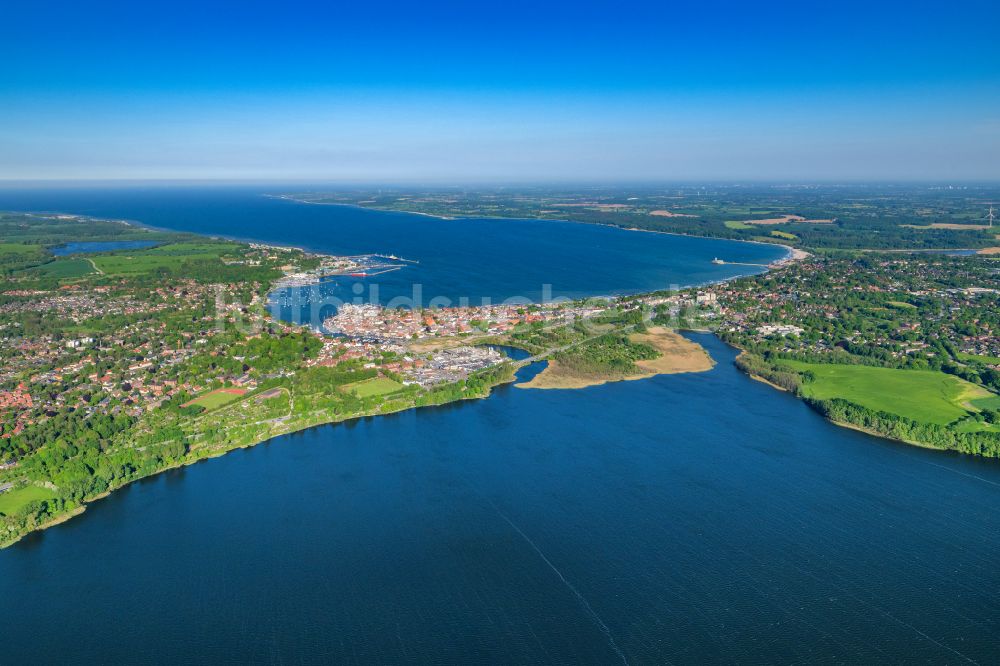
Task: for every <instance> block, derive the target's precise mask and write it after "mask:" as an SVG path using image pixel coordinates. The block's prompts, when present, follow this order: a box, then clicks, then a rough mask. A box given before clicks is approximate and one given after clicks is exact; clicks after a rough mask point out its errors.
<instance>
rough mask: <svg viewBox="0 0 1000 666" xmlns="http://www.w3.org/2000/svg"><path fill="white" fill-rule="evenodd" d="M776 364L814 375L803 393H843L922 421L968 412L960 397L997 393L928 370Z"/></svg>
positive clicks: (984, 397) (946, 419)
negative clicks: (806, 371)
mask: <svg viewBox="0 0 1000 666" xmlns="http://www.w3.org/2000/svg"><path fill="white" fill-rule="evenodd" d="M780 364H781V365H785V366H788V367H791V368H793V369H795V370H798V371H805V370H808V371H810V372H812V373H813V375H815V377H816V379H815V380H814V381H812V382H807V383H804V384H803V385H802V391H803V393H804V395H806V396H807V397H810V398H817V399H820V400H825V399H831V398H843V399H844V400H849V401H850V402H853V403H855V404H858V405H861V406H863V407H867V408H868V409H873V410H877V411H883V412H889V413H891V414H898V415H899V416H904V417H906V418H909V419H913V420H914V421H920V422H922V423H936V424H939V425H945V424H948V423H951V422H953V421H955V420H957V419H959V418H961V417H963V416H965V415H967V414H968V413H969V410H968V409H966V408H965V407H963V406H962V404H963V403H966V402H971V401H976V400H993V399H995V398H997V397H998V396H995V395H993V394H992V393H990V392H989V391H987V390H986V389H984V388H982V387H980V386H976V385H975V384H972V383H970V382H967V381H965V380H963V379H959V378H958V377H955V376H953V375H947V374H945V373H943V372H935V371H933V370H896V369H893V368H874V367H870V366H866V365H833V364H824V363H804V362H801V361H781V362H780ZM976 406H977V407H978V406H980V405H976Z"/></svg>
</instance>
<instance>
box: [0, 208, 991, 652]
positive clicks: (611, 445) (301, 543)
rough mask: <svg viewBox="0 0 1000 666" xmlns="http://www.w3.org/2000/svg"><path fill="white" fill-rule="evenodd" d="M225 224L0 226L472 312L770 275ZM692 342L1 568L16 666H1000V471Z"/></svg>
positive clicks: (279, 462)
mask: <svg viewBox="0 0 1000 666" xmlns="http://www.w3.org/2000/svg"><path fill="white" fill-rule="evenodd" d="M214 196H217V197H218V198H217V199H216V198H213V196H210V195H209V194H208V193H207V191H197V190H195V191H187V192H179V193H177V192H175V193H164V192H163V191H153V192H151V193H146V194H143V193H141V192H137V191H128V192H126V193H125V194H115V193H109V192H99V191H90V192H77V193H72V192H70V193H67V192H63V193H49V194H48V195H46V194H43V193H38V192H27V193H14V192H0V208H19V207H20V208H25V209H34V210H60V211H66V212H73V213H84V214H91V215H105V216H109V217H127V218H131V219H138V220H141V221H143V222H146V223H150V224H154V225H160V226H173V227H174V228H186V229H192V230H198V231H209V232H215V233H224V234H227V235H233V236H241V237H257V238H262V239H265V240H271V241H275V242H282V243H286V244H301V245H306V246H309V247H312V248H315V249H321V250H333V251H340V252H369V251H385V252H394V253H396V254H400V255H402V256H408V257H411V256H412V257H413V258H417V259H419V260H420V261H421V264H420V265H419V268H416V269H414V271H413V273H411V275H413V274H419V275H420V276H422V277H421V279H424V280H427V282H428V284H432V285H434V287H435V288H436V289H440V290H441V291H442V293H463V292H464V293H466V294H468V295H470V296H477V295H478V296H482V295H492V296H504V297H506V296H508V295H511V293H510V292H512V291H513V292H514V293H522V292H526V291H530V290H531V289H532V288H535V287H532V285H533V284H534V283H535V282H538V281H539V280H546V279H547V278H552V277H553V276H555V277H558V278H559V279H548V282H550V283H552V284H554V285H560V286H558V287H556V290H557V291H558V290H562V291H563V292H564V293H583V292H586V291H588V290H594V292H595V293H607V292H613V291H625V290H631V289H646V288H654V287H660V286H665V285H664V284H662V283H660V280H664V279H666V280H667V281H668V282H669V281H676V282H677V283H681V284H684V283H691V282H699V281H703V280H708V279H715V278H718V277H721V275H720V274H719V273H717V272H715V269H717V268H725V269H728V270H733V267H714V266H712V265H711V264H708V265H707V266H706V262H705V261H703V259H704V258H705V257H707V258H708V259H711V257H712V256H716V255H718V256H721V257H722V258H725V259H729V260H736V259H735V256H736V255H737V253H740V252H744V253H746V254H745V255H739V256H740V257H741V258H743V259H745V260H747V259H751V258H756V259H763V258H764V257H762V256H760V255H759V254H758V253H763V252H771V253H773V252H776V250H775V249H774V248H762V247H760V246H740V245H735V244H728V243H722V244H720V243H717V242H712V241H697V239H678V238H676V237H669V236H657V235H653V234H639V233H628V232H620V231H615V230H612V229H604V228H600V227H588V226H582V225H568V224H567V225H560V224H559V223H537V222H518V221H507V220H503V221H454V222H445V221H435V220H431V219H429V218H414V217H412V216H396V215H388V216H383V215H380V214H378V213H371V212H363V211H356V210H354V209H345V208H333V207H319V206H305V205H296V204H292V203H288V202H281V201H274V200H266V199H261V198H260V197H257V196H255V195H254V193H253V192H251V191H247V190H243V191H237V190H227V191H224V192H222V193H217V195H214ZM414 225H424V226H419V229H420V231H422V232H425V233H422V234H414V233H413V230H414V228H415V227H414ZM463 225H468V226H463ZM532 225H539V226H537V227H535V226H532ZM647 244H649V245H647ZM515 250H517V251H516V252H515ZM550 252H551V253H554V254H550ZM631 253H634V254H635V257H632V256H631ZM698 253H702V254H698ZM609 255H610V256H612V257H615V258H617V259H619V260H620V261H619V265H618V268H619V269H620V270H609V268H608V267H607V266H606V265H605V263H604V262H603V259H604V258H606V257H607V256H609ZM553 256H555V257H557V258H558V260H559V261H562V260H563V259H575V261H571V262H570V264H569V265H568V266H566V265H560V264H559V263H558V261H556V260H555V259H552V257H553ZM692 257H696V258H692ZM768 258H770V257H768ZM491 262H492V263H491ZM751 263H755V262H751ZM407 270H409V269H407ZM417 271H420V272H419V273H417ZM687 271H690V272H687ZM404 272H405V271H400V272H399V273H400V274H402V273H404ZM408 277H409V276H408ZM401 279H402V278H401ZM401 284H403V283H401ZM343 288H347V286H346V285H344V286H343ZM698 340H699V341H700V342H703V343H704V344H705V345H706V346H707V347H708V348H709V350H710V351H711V353H712V354H713V356H714V357H715V358H716V360H717V361H718V362H719V364H718V365H717V366H716V367H715V369H714V370H712V371H711V372H708V373H702V374H696V375H675V376H663V377H656V378H654V379H650V380H645V381H637V382H623V383H617V384H609V385H604V386H598V387H592V388H589V389H585V390H580V391H526V390H522V389H517V388H513V387H509V386H508V387H502V388H500V389H498V390H497V391H496V392H495V394H494V395H493V396H491V397H490V398H488V399H486V400H479V401H474V402H469V403H463V404H455V405H450V406H446V407H442V408H434V409H422V410H416V411H411V412H406V413H403V414H399V415H394V416H389V417H378V418H374V419H365V420H361V421H358V422H353V423H349V424H340V425H334V426H324V427H320V428H316V429H312V430H309V431H307V432H304V433H299V434H296V435H290V436H286V437H281V438H277V439H275V440H273V441H271V442H269V443H266V444H262V445H259V446H257V447H254V448H252V449H248V450H245V451H238V452H234V453H230V454H229V455H227V456H225V457H223V458H219V459H215V460H211V461H207V462H204V463H201V464H198V465H195V466H193V467H190V468H188V469H185V470H179V471H174V472H169V473H167V474H164V475H161V476H159V477H155V478H153V479H150V480H147V481H145V482H141V483H138V484H134V485H133V486H131V487H129V488H127V489H125V490H123V491H120V492H118V493H115V494H114V495H113V496H111V497H110V498H108V499H105V500H102V501H100V502H98V503H96V504H94V505H93V506H91V508H90V509H89V510H88V511H87V512H86V513H85V514H84V515H83V516H81V517H79V518H76V519H74V520H71V521H70V522H68V523H66V524H64V525H61V526H58V527H55V528H53V529H51V530H48V531H46V532H44V533H40V534H35V535H31V536H29V537H28V538H26V539H25V540H24V541H22V542H21V543H19V544H17V545H15V546H14V547H12V548H10V549H7V550H4V551H0V617H2V618H3V624H2V625H0V662H2V663H27V662H31V663H35V662H41V663H46V662H65V661H74V662H81V663H86V662H99V663H110V662H131V663H177V662H192V661H197V662H201V663H206V662H213V663H214V662H234V663H247V662H252V663H319V662H323V663H329V662H334V663H396V662H410V663H427V662H432V663H449V664H466V663H469V662H472V661H490V662H495V663H531V662H539V663H599V664H607V663H621V662H622V661H624V660H627V661H628V662H630V663H665V662H667V661H672V662H673V663H692V662H696V663H700V662H725V663H731V662H747V663H772V662H784V663H788V662H805V661H809V662H834V661H836V662H853V663H858V662H869V663H870V662H876V661H878V662H886V661H888V662H902V661H908V662H922V663H927V662H930V663H964V662H966V661H968V660H974V661H976V662H979V663H994V662H996V661H997V660H998V658H1000V638H998V636H1000V634H998V631H997V630H998V620H1000V601H998V598H997V590H998V589H1000V568H998V567H997V566H996V561H997V553H998V552H1000V519H998V514H997V511H996V509H995V507H996V506H997V505H998V502H1000V466H997V465H996V464H995V463H994V462H990V461H983V460H977V459H973V458H967V457H959V456H951V455H945V454H941V453H936V452H931V451H925V450H921V449H915V448H911V447H906V446H902V445H895V444H892V443H888V442H884V441H882V440H878V439H875V438H871V437H868V436H865V435H861V434H859V433H856V432H853V431H850V430H845V429H841V428H836V427H834V426H831V425H829V424H827V423H826V422H824V421H823V420H822V419H821V418H820V417H819V416H817V415H816V414H815V413H813V412H812V411H811V410H810V409H809V408H808V407H806V406H805V405H803V404H802V403H801V402H799V401H797V400H795V399H794V398H792V397H790V396H788V395H785V394H782V393H778V392H776V391H774V390H772V389H770V388H769V387H767V386H765V385H763V384H759V383H756V382H753V381H751V380H749V379H747V378H746V377H744V376H742V375H740V374H739V373H738V372H737V371H736V370H735V369H734V368H733V366H732V357H733V353H732V351H731V350H729V349H728V348H726V347H724V346H723V345H722V344H721V343H719V342H718V341H717V340H715V339H714V338H711V337H705V336H699V337H698ZM536 370H537V367H536V368H531V369H528V370H526V371H524V372H525V373H528V374H530V373H531V372H534V371H536Z"/></svg>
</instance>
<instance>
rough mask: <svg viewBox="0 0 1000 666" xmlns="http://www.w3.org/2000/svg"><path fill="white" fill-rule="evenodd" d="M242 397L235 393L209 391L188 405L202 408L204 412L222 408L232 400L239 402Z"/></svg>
mask: <svg viewBox="0 0 1000 666" xmlns="http://www.w3.org/2000/svg"><path fill="white" fill-rule="evenodd" d="M242 397H243V396H242V395H237V394H235V393H228V392H226V391H211V392H209V393H206V394H205V395H203V396H200V397H198V398H195V399H194V400H192V401H191V402H190V403H188V404H190V405H198V406H199V407H204V408H205V409H206V410H208V409H215V408H216V407H222V406H223V405H228V404H229V403H231V402H233V401H234V400H239V399H240V398H242Z"/></svg>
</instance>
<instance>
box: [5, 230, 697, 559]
mask: <svg viewBox="0 0 1000 666" xmlns="http://www.w3.org/2000/svg"><path fill="white" fill-rule="evenodd" d="M2 223H4V219H3V216H2V215H0V224H2ZM7 223H8V224H13V226H12V227H11V228H16V229H17V230H18V233H20V234H21V237H20V238H18V239H16V240H18V241H20V242H21V243H23V245H16V246H15V245H12V246H10V247H9V248H8V253H9V255H10V257H11V262H10V263H9V264H8V266H9V268H7V269H6V272H5V274H4V275H5V278H6V280H7V282H8V287H7V291H6V292H4V293H5V294H6V295H4V296H2V297H0V298H4V299H7V301H6V302H8V303H10V304H13V305H14V306H22V307H23V306H27V307H33V304H35V303H36V301H37V299H39V298H41V299H42V300H43V301H44V299H45V294H49V293H53V292H56V293H58V292H66V293H68V294H71V295H72V298H73V299H75V301H74V302H77V301H78V302H79V303H80V304H81V306H80V307H79V309H78V310H77V311H74V312H73V313H71V316H72V317H73V319H72V320H71V321H63V320H59V319H56V320H52V321H50V322H46V321H45V320H39V323H38V325H37V330H36V328H32V329H31V330H30V331H29V330H26V331H24V332H23V333H20V334H19V335H23V336H28V335H30V336H32V337H30V338H29V337H25V338H24V339H25V340H33V339H34V336H39V335H40V336H42V338H43V339H50V340H51V341H52V342H51V343H49V345H48V347H47V348H48V350H49V351H48V354H49V355H50V356H52V358H53V359H55V358H56V357H61V360H53V361H51V362H48V361H47V362H45V364H43V365H42V366H41V368H40V370H41V372H39V368H38V366H37V364H36V365H34V366H31V365H28V366H24V367H25V368H26V370H25V371H23V372H21V373H20V374H18V375H16V376H18V377H20V378H21V379H20V380H17V381H21V382H22V383H21V384H20V385H19V387H18V388H17V389H15V390H14V391H13V393H12V394H11V395H13V396H14V397H15V398H17V399H22V398H19V397H18V396H23V400H24V401H25V405H27V406H29V407H30V405H31V400H30V398H29V397H28V396H29V395H30V394H29V393H28V390H29V389H26V388H25V389H22V388H21V387H22V386H24V382H25V381H28V379H29V375H31V377H30V380H31V382H32V385H34V384H35V383H36V382H38V381H41V382H47V383H48V384H49V385H50V386H54V387H56V388H58V389H59V390H61V391H64V392H63V393H62V394H60V397H59V402H58V403H56V404H54V405H53V407H54V409H50V410H49V411H48V412H47V414H46V415H43V418H44V420H43V421H42V423H41V424H36V423H35V421H34V420H31V419H29V420H20V421H19V420H17V419H16V418H15V417H9V418H13V419H14V420H8V421H7V422H5V423H3V424H2V428H3V430H4V433H3V434H4V435H5V439H0V446H3V447H6V448H7V450H9V451H12V452H13V453H14V457H6V456H4V455H3V450H2V449H0V463H3V467H0V482H2V483H0V487H2V488H3V490H4V492H0V498H2V499H3V500H4V502H5V506H6V507H7V508H6V509H5V510H0V547H6V546H9V545H11V544H13V543H16V542H17V541H19V540H20V539H21V538H23V537H24V536H25V535H27V534H30V533H32V532H34V531H38V530H43V529H46V528H48V527H51V526H54V525H57V524H60V523H61V522H64V521H66V520H69V519H70V518H72V517H74V516H77V515H80V514H81V513H83V512H84V511H85V510H86V507H87V506H88V505H89V504H90V503H92V502H95V501H98V500H100V499H102V498H105V497H107V496H108V495H110V494H111V493H113V492H114V491H116V490H118V489H120V488H122V487H124V486H127V485H129V484H131V483H133V482H134V481H138V480H141V479H144V478H148V477H150V476H153V475H156V474H159V473H160V472H163V471H166V470H169V469H174V468H177V467H181V466H185V465H190V464H194V463H196V462H199V461H201V460H206V459H210V458H214V457H218V456H220V455H223V454H225V453H228V452H229V451H232V450H235V449H239V448H246V447H249V446H254V445H256V444H259V443H262V442H265V441H268V440H270V439H273V438H275V437H278V436H281V435H286V434H290V433H293V432H297V431H301V430H304V429H307V428H311V427H316V426H319V425H326V424H333V423H339V422H344V421H349V420H353V419H357V418H364V417H369V416H379V415H385V414H391V413H396V412H400V411H404V410H409V409H415V408H418V407H423V406H434V405H442V404H446V403H450V402H456V401H464V400H471V399H479V398H484V397H487V396H488V395H489V394H490V393H491V392H492V390H493V389H494V388H495V387H496V386H499V385H501V384H504V383H510V382H513V381H514V380H515V378H516V377H515V375H516V372H517V370H518V368H520V367H521V366H522V365H523V363H522V362H513V361H510V360H508V361H506V362H501V363H499V364H497V365H492V366H489V367H486V368H484V369H481V370H475V371H472V372H470V373H469V374H468V375H467V376H466V377H465V378H463V379H459V380H457V381H449V382H446V383H444V384H438V385H435V386H432V387H428V388H422V387H420V386H417V385H414V384H410V385H404V384H403V383H401V382H400V381H399V380H400V379H401V377H400V376H399V375H398V374H397V373H398V371H397V370H394V369H390V368H395V367H396V366H398V365H399V362H400V361H399V357H398V355H396V354H394V353H390V354H388V355H385V354H383V353H381V352H378V353H377V354H376V357H374V358H370V359H369V358H359V359H356V360H355V359H352V360H346V359H348V358H349V355H347V356H343V355H342V354H343V350H340V351H337V350H336V343H335V341H334V340H333V339H326V341H324V342H323V343H322V345H321V344H320V340H319V339H318V337H317V336H318V334H316V333H315V332H312V331H306V330H304V329H303V330H300V327H297V326H294V325H290V324H286V323H284V322H281V321H277V320H274V319H271V318H270V314H269V312H268V311H267V308H266V304H267V303H268V302H269V299H270V295H271V293H272V291H273V290H274V289H275V288H280V286H281V284H282V281H283V280H287V278H288V276H289V275H290V274H293V275H306V274H320V273H322V272H323V270H324V266H325V265H328V264H329V263H330V262H331V261H332V262H334V263H336V262H337V261H338V260H339V259H340V258H336V257H326V256H323V255H315V254H310V253H307V252H304V251H302V250H300V249H296V248H292V247H287V246H276V245H268V244H261V243H252V242H250V243H247V242H243V241H236V240H229V239H224V238H218V237H208V236H201V235H198V234H190V233H174V232H169V231H165V230H153V229H150V228H148V227H146V226H144V225H141V224H132V223H129V222H120V221H103V220H96V219H94V218H88V217H84V216H76V215H51V216H50V215H48V214H46V215H28V214H25V215H22V214H14V215H12V216H11V215H8V219H7ZM85 228H90V229H92V230H93V232H94V233H92V234H90V235H89V236H88V237H87V240H93V241H96V242H101V243H111V244H113V243H114V242H116V241H118V240H124V239H127V240H135V239H147V238H148V239H151V240H155V241H156V243H155V244H153V245H151V246H149V247H146V248H142V249H137V248H127V249H113V250H109V251H102V252H94V253H89V254H88V253H86V252H84V253H83V259H84V262H85V265H86V266H87V269H86V270H83V271H79V272H77V273H70V272H69V271H66V270H64V269H61V268H59V267H60V266H63V265H66V264H72V265H73V266H76V264H73V263H72V262H77V263H79V259H76V258H74V257H73V256H65V257H63V256H55V257H54V256H52V255H51V252H49V250H48V249H47V248H48V247H56V246H60V245H64V244H65V243H66V242H67V240H80V239H77V238H75V236H74V234H79V233H80V232H81V231H82V230H83V229H85ZM29 249H30V252H29ZM22 257H23V259H22ZM303 271H305V272H303ZM220 282H224V283H225V284H226V287H225V290H226V291H227V293H226V294H224V297H221V300H220V293H217V292H216V288H218V287H220V284H219V283H220ZM12 287H13V288H12ZM112 303H113V304H115V305H111V304H112ZM241 304H243V305H242V306H241ZM219 307H222V310H218V308H219ZM594 307H596V308H597V310H598V311H601V309H602V308H603V309H604V310H606V312H604V314H603V315H602V321H601V323H599V324H598V329H600V331H601V334H600V335H598V336H597V338H596V339H595V340H587V344H586V345H583V346H581V350H583V353H581V354H577V355H575V356H574V354H568V355H566V356H565V358H567V359H570V361H568V362H572V363H575V364H576V365H575V367H576V368H577V370H579V369H580V368H581V367H586V368H588V369H589V370H590V371H591V372H595V371H597V372H607V371H608V368H611V370H610V373H611V374H612V375H618V374H622V375H626V374H628V375H637V376H636V377H634V378H642V377H648V376H653V375H654V374H658V373H661V372H670V371H694V370H700V369H707V368H708V367H711V363H712V362H711V360H710V359H709V358H708V356H707V353H705V352H703V351H702V352H701V355H702V356H701V357H699V356H698V354H697V353H695V351H694V350H700V346H698V345H696V344H695V343H692V342H690V341H687V340H685V339H683V338H681V337H680V336H676V334H672V333H670V332H668V331H666V330H665V329H662V328H655V329H653V330H652V331H649V332H645V331H644V332H641V333H633V334H632V335H624V334H621V333H618V331H621V330H625V329H629V330H631V329H633V328H635V325H636V324H637V323H639V322H638V321H637V320H634V317H635V316H636V315H638V314H639V311H638V310H637V309H635V306H634V305H629V306H628V308H632V309H628V308H625V307H624V306H623V305H617V306H616V305H614V304H613V303H611V302H608V301H601V302H600V304H599V305H597V306H588V308H589V309H591V310H593V309H594ZM241 312H242V315H241ZM191 315H194V316H191ZM246 315H257V316H259V317H262V318H263V320H264V322H265V324H264V330H263V331H261V332H260V333H257V334H254V335H246V334H242V333H240V332H239V330H238V328H233V326H234V325H235V321H236V319H239V318H240V317H242V316H246ZM220 316H221V317H222V321H223V324H222V326H221V328H218V323H219V321H220V320H219V317H220ZM0 325H2V323H0ZM33 326H34V325H33ZM122 326H124V327H125V328H126V330H128V331H130V332H129V333H128V342H126V338H123V337H122V338H120V336H121V335H122V334H121V333H119V332H118V331H119V330H120V327H122ZM623 327H624V328H623ZM570 328H572V326H566V325H559V326H555V327H552V326H549V327H544V326H542V327H539V326H538V322H536V324H535V325H532V326H525V327H524V328H523V329H520V332H519V333H515V334H511V335H505V336H476V335H470V334H464V335H468V336H469V338H468V339H469V341H473V340H477V339H479V340H482V339H486V340H488V341H492V342H499V343H502V344H508V345H510V346H512V347H517V348H521V349H525V350H528V351H530V352H534V353H538V352H539V351H545V350H548V349H552V348H553V347H554V346H556V344H561V342H562V341H565V340H566V339H572V340H574V341H575V342H579V341H580V338H581V335H583V334H582V333H579V332H577V333H571V332H568V329H570ZM213 329H215V330H214V332H213ZM164 331H166V332H167V335H166V336H165V337H164V333H163V332H164ZM585 333H586V335H591V334H592V333H593V330H587V331H586V332H585ZM70 336H78V337H76V339H74V338H73V337H70ZM548 337H551V338H552V339H548ZM434 340H435V342H434V343H428V341H427V340H424V341H416V343H415V344H414V347H413V348H414V350H415V351H417V352H418V353H428V352H429V353H437V352H441V351H442V350H449V349H452V348H454V347H455V346H461V345H462V344H464V345H468V344H470V342H469V341H462V342H459V344H458V345H453V344H451V343H452V341H451V340H450V339H448V338H441V339H434ZM555 340H559V341H560V342H559V343H556V342H554V341H555ZM64 341H68V342H64ZM192 342H193V343H195V344H194V345H191V343H192ZM456 342H457V341H456ZM30 344H37V343H34V342H31V343H30ZM199 344H200V345H201V346H200V347H199ZM472 344H475V343H474V342H473V343H472ZM129 345H133V346H135V345H137V346H135V347H134V349H131V348H130V347H129ZM321 347H322V348H321ZM328 347H329V349H328ZM466 348H468V347H466ZM39 349H41V348H39ZM659 349H664V350H666V351H667V354H666V355H665V358H660V355H661V352H660V351H659ZM57 350H58V351H57ZM591 353H594V354H596V355H593V356H591V355H590V354H591ZM378 354H381V355H378ZM160 359H162V360H160ZM694 359H698V360H694ZM22 360H23V359H22ZM366 361H367V362H366ZM241 366H242V367H241ZM28 368H33V369H28ZM600 368H603V370H600ZM240 372H242V373H244V374H243V376H242V377H237V375H238V374H239V373H240ZM32 373H34V374H33V375H32ZM102 373H107V374H106V375H105V376H104V377H102V376H101V374H102ZM154 373H155V374H154ZM116 375H120V376H119V378H118V379H115V378H114V377H115V376H116ZM74 384H77V386H78V387H74ZM30 390H33V389H30ZM140 391H141V392H143V396H144V397H143V398H142V400H152V402H149V403H148V406H147V407H143V406H142V402H136V400H138V395H139V392H140ZM50 395H55V393H51V394H50ZM161 395H162V397H159V396H161ZM168 396H169V398H168ZM59 405H62V406H59ZM22 413H23V414H28V412H22ZM9 414H15V416H16V413H14V412H10V413H8V415H9ZM35 495H39V496H40V497H38V498H35V497H34V496H35Z"/></svg>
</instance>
